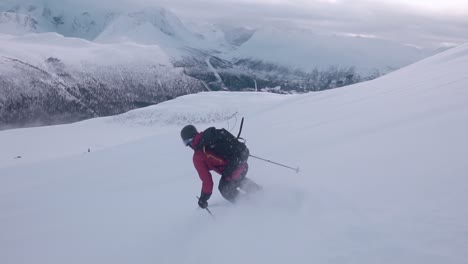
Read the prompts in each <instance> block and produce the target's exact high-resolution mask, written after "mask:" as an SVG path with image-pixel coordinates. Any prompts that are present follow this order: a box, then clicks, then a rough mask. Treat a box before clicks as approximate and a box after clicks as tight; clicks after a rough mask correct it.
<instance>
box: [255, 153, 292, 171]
mask: <svg viewBox="0 0 468 264" xmlns="http://www.w3.org/2000/svg"><path fill="white" fill-rule="evenodd" d="M249 156H250V157H252V158H256V159H259V160H263V161H266V162H269V163H273V164H275V165H278V166H281V167H285V168H288V169H291V170H293V171H295V172H296V173H299V167H297V168H293V167H289V166H286V165H283V164H281V163H278V162H274V161H271V160H267V159H263V158H260V157H257V156H254V155H249Z"/></svg>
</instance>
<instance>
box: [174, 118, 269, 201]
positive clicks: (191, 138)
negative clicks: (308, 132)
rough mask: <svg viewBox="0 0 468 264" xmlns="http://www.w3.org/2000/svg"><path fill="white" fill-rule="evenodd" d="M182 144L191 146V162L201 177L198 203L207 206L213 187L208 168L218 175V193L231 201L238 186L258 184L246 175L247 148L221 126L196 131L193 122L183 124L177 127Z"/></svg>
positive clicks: (251, 188)
mask: <svg viewBox="0 0 468 264" xmlns="http://www.w3.org/2000/svg"><path fill="white" fill-rule="evenodd" d="M180 136H181V137H182V141H183V142H184V145H185V146H188V147H190V148H192V149H193V150H194V153H193V164H194V166H195V169H196V170H197V172H198V175H199V177H200V179H201V180H202V189H201V195H200V197H199V199H198V205H199V206H200V207H201V208H203V209H205V208H207V207H208V199H210V197H211V194H212V191H213V178H212V176H211V173H210V171H215V172H217V173H218V174H220V175H221V179H220V180H219V185H218V189H219V191H220V193H221V195H222V196H223V197H224V198H225V199H226V200H228V201H230V202H232V203H234V202H235V201H236V198H237V197H238V195H239V193H240V191H239V190H238V188H239V189H240V190H242V191H243V192H246V193H250V192H254V191H258V190H260V188H261V187H260V186H259V185H258V184H256V183H255V182H253V181H252V180H250V179H248V178H247V177H246V174H247V171H248V169H249V166H248V164H247V159H248V157H249V150H248V148H247V147H246V146H245V144H244V143H242V142H240V141H239V140H238V139H237V138H235V137H234V136H233V135H232V134H231V133H229V132H228V131H227V130H225V129H215V128H214V127H210V128H208V129H206V130H205V131H203V132H198V131H197V129H196V128H195V127H194V126H193V125H187V126H185V127H184V128H183V129H182V130H181V131H180Z"/></svg>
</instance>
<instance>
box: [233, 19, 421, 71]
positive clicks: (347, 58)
mask: <svg viewBox="0 0 468 264" xmlns="http://www.w3.org/2000/svg"><path fill="white" fill-rule="evenodd" d="M427 56H428V51H425V50H422V49H417V48H415V47H410V46H405V45H403V44H399V43H396V42H391V41H388V40H382V39H375V38H369V37H361V36H340V35H326V34H320V33H315V32H314V31H313V29H301V28H297V27H292V26H286V25H276V26H269V27H263V28H260V29H258V30H256V32H255V34H253V36H252V37H251V38H250V39H249V40H248V41H247V42H245V43H244V44H243V45H241V46H240V47H239V49H237V50H235V51H234V52H232V53H229V54H228V58H231V59H232V58H240V59H243V58H251V59H254V60H255V59H257V60H263V61H269V62H273V63H276V64H279V65H284V66H288V67H293V68H301V69H306V70H309V71H311V70H313V69H315V68H319V69H326V68H327V67H329V66H330V65H339V66H342V67H356V68H357V69H358V70H359V72H361V73H369V72H372V71H373V70H375V69H378V70H380V71H390V70H394V69H397V68H401V67H403V66H406V65H409V64H411V63H413V62H415V61H418V60H421V59H423V58H425V57H427Z"/></svg>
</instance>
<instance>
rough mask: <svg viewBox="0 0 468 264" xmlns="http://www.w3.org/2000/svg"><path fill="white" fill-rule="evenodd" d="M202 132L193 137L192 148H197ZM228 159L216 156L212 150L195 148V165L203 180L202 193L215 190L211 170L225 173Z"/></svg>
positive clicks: (209, 192)
mask: <svg viewBox="0 0 468 264" xmlns="http://www.w3.org/2000/svg"><path fill="white" fill-rule="evenodd" d="M201 136H202V133H198V135H196V136H195V138H193V141H192V148H194V149H195V146H197V145H198V143H199V142H200V140H201ZM226 164H227V162H226V160H224V159H222V158H220V157H219V156H216V155H215V154H214V153H212V152H210V151H205V150H204V148H201V149H198V150H195V152H194V153H193V165H195V169H196V170H197V172H198V176H200V179H201V180H202V182H203V184H202V193H205V194H211V193H212V192H213V177H212V176H211V173H210V171H211V170H213V171H215V172H217V173H219V174H222V173H223V170H224V169H225V167H226Z"/></svg>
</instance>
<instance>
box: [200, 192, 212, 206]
mask: <svg viewBox="0 0 468 264" xmlns="http://www.w3.org/2000/svg"><path fill="white" fill-rule="evenodd" d="M210 196H211V194H206V193H202V194H201V195H200V198H199V199H198V206H200V208H202V209H205V208H207V207H208V199H210Z"/></svg>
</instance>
